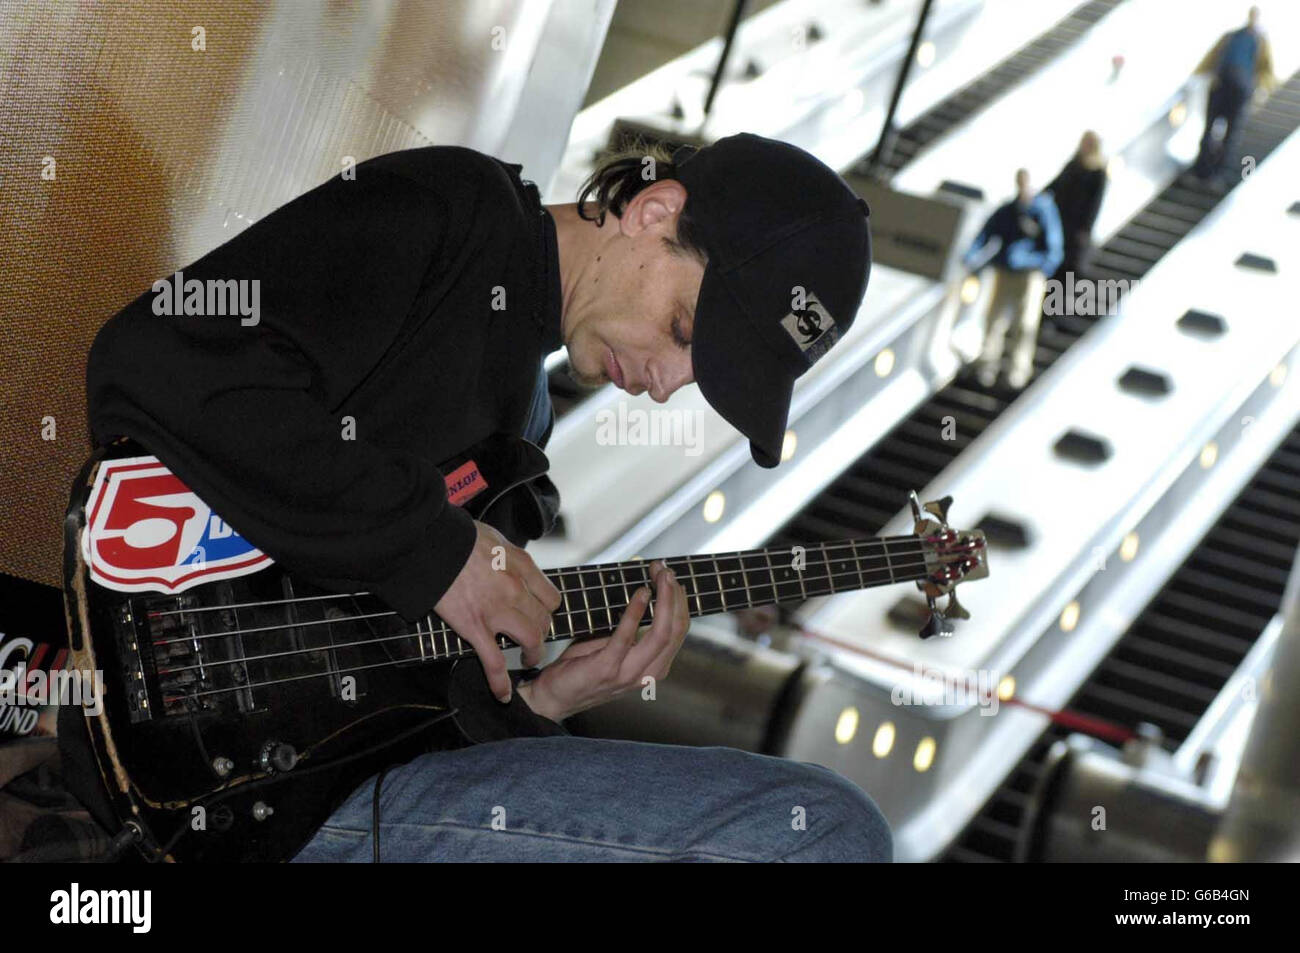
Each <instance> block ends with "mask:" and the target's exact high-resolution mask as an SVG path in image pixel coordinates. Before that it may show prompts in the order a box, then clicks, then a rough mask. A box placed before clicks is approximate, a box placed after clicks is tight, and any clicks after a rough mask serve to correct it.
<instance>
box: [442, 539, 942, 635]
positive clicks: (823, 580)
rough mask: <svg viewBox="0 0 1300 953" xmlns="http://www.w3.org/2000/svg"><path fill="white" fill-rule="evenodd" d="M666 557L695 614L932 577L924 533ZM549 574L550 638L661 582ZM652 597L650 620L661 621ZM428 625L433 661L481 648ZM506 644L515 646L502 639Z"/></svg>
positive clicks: (595, 630)
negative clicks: (553, 593)
mask: <svg viewBox="0 0 1300 953" xmlns="http://www.w3.org/2000/svg"><path fill="white" fill-rule="evenodd" d="M664 562H665V563H666V564H667V565H668V567H669V568H670V569H671V570H672V571H673V573H674V574H675V575H676V576H677V581H678V582H680V583H681V584H682V588H683V590H684V591H685V593H686V604H687V607H688V609H689V611H690V614H691V616H692V617H698V616H706V615H715V614H717V613H720V612H734V611H736V610H739V609H748V608H752V607H754V606H767V605H774V604H776V603H797V602H802V601H804V600H807V599H811V598H813V597H814V596H827V595H832V594H833V593H837V592H849V591H851V590H854V589H869V588H872V587H874V586H888V585H892V584H893V583H898V582H908V581H910V580H914V579H921V578H923V577H924V576H925V575H926V574H927V568H926V559H925V546H924V544H923V542H922V540H921V539H920V538H919V537H917V536H888V537H878V538H875V539H857V540H842V541H838V542H830V543H820V544H815V545H811V546H805V547H789V546H783V547H772V548H768V549H752V550H747V551H745V552H736V553H719V554H712V555H704V556H677V557H672V558H668V559H665V560H664ZM545 575H546V577H547V578H548V579H550V580H551V582H552V583H553V584H554V585H555V588H557V589H558V590H559V591H560V595H561V597H562V599H563V601H562V603H561V605H560V608H559V610H558V611H557V612H556V613H555V614H554V616H553V617H552V624H551V630H550V632H549V633H548V634H547V636H546V641H548V642H549V641H553V640H557V639H573V638H584V637H588V636H595V635H605V634H608V633H610V632H612V631H614V629H615V628H616V627H617V626H618V621H619V619H621V618H622V616H623V611H624V610H625V609H626V608H627V606H628V603H630V602H631V601H632V596H633V595H634V594H635V593H636V590H637V589H638V588H639V587H640V586H649V587H650V590H651V593H652V595H653V594H654V592H655V585H654V582H653V580H652V579H651V577H650V560H645V559H635V560H629V561H626V562H618V563H604V564H600V565H591V566H573V567H569V568H566V569H548V570H545ZM654 611H655V604H654V601H653V599H652V601H651V603H650V607H649V609H648V610H647V611H646V617H645V619H644V621H645V622H649V621H652V620H653V619H654ZM426 624H427V625H428V629H427V630H425V629H424V627H421V632H420V635H421V636H422V639H425V638H427V639H428V643H427V646H428V647H427V648H426V649H425V651H426V653H427V655H426V657H430V658H448V657H456V656H460V655H469V654H471V653H473V651H474V650H473V648H472V647H471V646H470V645H469V644H468V643H466V642H462V641H461V640H460V638H459V637H457V636H456V634H455V633H454V632H452V631H451V630H450V629H449V628H448V627H447V626H446V624H445V623H443V622H442V621H441V620H440V619H438V618H436V617H434V616H430V617H429V618H428V619H427V620H426ZM497 641H498V643H499V644H500V645H501V647H502V648H503V649H504V648H509V647H510V646H511V645H513V644H514V643H513V642H511V641H510V640H509V639H507V638H506V637H505V636H499V637H498V640H497Z"/></svg>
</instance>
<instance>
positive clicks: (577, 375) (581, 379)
mask: <svg viewBox="0 0 1300 953" xmlns="http://www.w3.org/2000/svg"><path fill="white" fill-rule="evenodd" d="M569 376H570V377H571V378H573V379H574V381H576V382H577V383H578V384H579V385H581V386H582V387H588V388H596V387H601V386H603V385H605V384H606V383H608V382H609V378H608V377H606V376H605V373H604V371H603V370H602V371H601V372H600V373H598V374H588V373H587V372H586V371H584V370H583V369H582V367H581V365H579V364H578V362H577V361H575V360H574V358H573V354H572V353H570V354H569Z"/></svg>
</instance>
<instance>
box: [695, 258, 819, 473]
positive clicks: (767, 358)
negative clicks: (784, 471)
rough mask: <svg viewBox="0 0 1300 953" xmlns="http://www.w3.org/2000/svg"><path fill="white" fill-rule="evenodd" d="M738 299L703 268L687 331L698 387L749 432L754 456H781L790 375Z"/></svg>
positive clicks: (766, 461) (770, 461) (770, 460)
mask: <svg viewBox="0 0 1300 953" xmlns="http://www.w3.org/2000/svg"><path fill="white" fill-rule="evenodd" d="M749 325H750V320H749V319H748V318H747V317H746V316H745V313H744V311H743V309H742V308H741V306H740V304H739V303H738V302H737V301H736V300H735V298H733V297H732V296H731V293H730V292H729V291H728V290H727V288H726V285H725V284H724V283H723V282H722V281H721V280H720V279H719V277H718V276H717V274H716V272H715V271H714V270H713V268H712V267H706V268H705V270H704V281H703V282H702V283H701V285H700V297H699V300H698V301H697V302H696V306H695V326H694V328H693V330H692V334H691V363H692V365H693V368H694V372H695V380H696V382H697V383H698V384H699V385H700V393H702V394H703V395H704V399H705V400H707V401H708V402H709V406H711V407H712V408H713V409H714V410H716V411H717V412H718V413H719V414H721V415H722V417H723V419H724V420H726V421H727V423H729V424H731V425H732V426H733V427H735V428H736V429H737V430H739V431H740V432H741V433H742V434H744V435H745V436H746V437H748V438H749V441H750V453H751V454H752V455H753V457H754V462H755V463H757V464H758V465H759V466H762V467H769V468H770V467H775V466H776V465H777V464H779V463H780V462H781V445H782V443H783V442H784V441H785V428H786V422H787V420H788V419H789V415H790V397H791V395H792V394H793V393H794V376H793V375H792V374H791V373H790V371H789V369H788V368H786V367H783V366H782V362H781V360H780V359H779V358H778V357H777V355H776V354H775V353H774V352H773V351H772V349H771V348H770V347H769V346H768V345H767V344H766V343H764V341H763V340H762V339H761V338H760V337H759V335H758V334H756V333H755V332H754V331H753V330H752V329H751V328H750V326H749Z"/></svg>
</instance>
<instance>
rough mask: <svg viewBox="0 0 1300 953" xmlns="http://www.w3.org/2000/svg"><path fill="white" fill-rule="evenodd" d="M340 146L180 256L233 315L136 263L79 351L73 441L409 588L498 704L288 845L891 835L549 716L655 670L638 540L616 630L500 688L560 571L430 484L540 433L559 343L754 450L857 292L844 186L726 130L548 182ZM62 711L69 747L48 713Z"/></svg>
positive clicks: (428, 852) (762, 855)
mask: <svg viewBox="0 0 1300 953" xmlns="http://www.w3.org/2000/svg"><path fill="white" fill-rule="evenodd" d="M354 171H355V175H349V176H339V177H336V178H333V179H330V180H329V181H327V182H325V183H324V184H322V185H320V186H319V187H317V188H315V189H312V190H311V191H309V192H307V193H305V194H304V195H302V196H300V197H299V198H297V199H295V200H293V201H291V202H289V203H288V204H287V205H285V206H283V207H281V208H280V209H278V210H277V211H275V212H274V213H272V214H270V215H268V216H267V217H265V218H264V219H262V220H260V221H258V222H256V223H254V224H253V225H252V226H250V227H249V228H247V229H246V230H245V231H244V232H242V233H241V234H239V235H238V236H236V237H235V238H233V239H231V240H230V241H228V242H227V243H225V244H224V245H221V246H220V247H218V248H216V249H214V250H213V251H212V252H210V253H209V254H207V255H205V256H204V257H202V258H201V259H199V260H198V261H196V262H194V263H193V264H191V265H190V266H188V267H187V268H185V269H184V270H183V279H182V277H181V275H177V276H176V284H177V289H176V293H177V296H178V297H179V296H180V295H181V292H182V289H183V288H188V287H190V283H191V281H192V280H198V281H199V282H200V283H202V284H204V285H206V284H209V283H211V282H230V281H245V280H247V281H249V282H250V283H254V282H255V283H256V284H255V287H257V288H258V293H257V295H256V296H255V297H254V298H253V300H254V301H255V302H256V307H255V309H254V310H253V311H252V312H251V313H246V314H243V315H238V314H236V315H233V316H225V315H213V314H203V313H202V312H201V310H200V312H199V313H194V312H193V311H192V310H190V309H189V307H188V305H187V307H186V309H185V311H184V313H180V312H178V313H175V314H170V313H168V314H164V313H160V312H161V311H162V310H164V309H160V308H159V307H158V297H159V294H160V293H161V292H160V290H159V287H158V285H155V289H154V291H151V292H148V293H146V294H143V295H141V297H140V298H138V299H137V300H136V301H134V302H133V303H132V304H130V305H129V306H127V307H126V308H125V309H124V310H123V311H121V312H120V313H119V314H117V315H116V316H115V317H113V318H112V319H111V320H109V321H108V322H107V324H106V325H105V326H104V327H103V329H102V330H101V331H100V332H99V335H98V337H97V338H96V340H95V343H94V346H93V347H92V350H91V353H90V356H89V362H88V369H87V388H88V400H89V410H90V420H91V426H92V430H93V434H94V437H95V439H96V441H97V442H99V443H101V444H104V443H107V442H109V441H112V440H114V439H116V438H119V437H127V438H130V439H132V440H135V441H138V442H139V443H140V444H142V445H143V446H145V447H147V448H149V450H150V452H152V453H156V454H157V456H158V457H159V459H161V460H162V462H163V463H164V464H166V466H167V467H168V468H169V469H171V470H172V471H173V472H174V473H175V474H176V475H177V476H178V477H180V479H182V480H183V481H184V482H185V484H186V485H187V486H189V487H191V488H192V489H193V490H194V491H195V492H196V493H198V494H199V495H200V496H201V497H202V499H203V500H205V501H206V502H207V503H209V504H210V505H211V506H212V508H213V510H214V511H215V512H216V513H219V514H220V515H221V517H222V519H224V520H226V521H227V522H228V523H229V525H230V526H233V527H235V528H236V529H237V531H238V532H239V534H241V535H242V536H243V537H245V538H246V539H247V540H249V541H250V542H251V543H252V544H253V545H255V546H257V547H258V548H259V549H260V550H261V551H262V552H264V553H266V554H267V555H269V556H270V557H271V558H273V559H274V560H275V561H276V562H278V563H280V564H282V565H283V566H285V567H288V568H289V569H291V570H292V571H293V572H295V573H300V574H302V576H303V577H304V578H306V579H310V580H312V581H313V582H317V583H319V584H320V585H323V586H327V587H339V588H341V587H358V588H364V589H366V590H367V591H369V592H370V593H372V594H374V595H376V596H378V597H379V598H380V599H381V600H382V601H383V602H385V603H386V604H387V605H388V606H390V607H391V608H392V609H394V610H396V611H397V612H398V613H399V614H400V615H401V616H403V617H404V618H406V619H408V620H409V619H419V618H421V617H423V616H426V615H427V614H428V613H430V612H434V613H436V614H437V615H438V616H439V617H440V618H441V619H442V620H444V621H445V622H446V623H447V624H448V625H449V626H450V627H451V628H452V629H454V631H455V632H456V633H457V634H459V635H460V636H461V637H462V638H463V639H464V640H466V641H467V642H469V643H471V644H472V645H473V646H474V649H475V650H476V652H477V656H478V660H479V662H481V664H482V671H483V673H484V676H485V678H486V684H487V686H489V688H490V692H491V695H493V696H495V698H496V700H495V701H493V700H491V698H489V699H488V704H489V705H500V706H505V707H506V708H510V709H514V716H513V717H514V720H513V722H512V723H513V724H516V725H520V726H522V727H521V728H520V730H519V731H518V734H519V735H520V736H519V737H512V738H508V739H504V740H498V741H491V742H489V743H483V744H476V745H472V746H469V747H464V748H460V749H457V750H452V751H436V752H431V753H427V754H424V755H422V756H420V757H417V758H415V759H414V760H412V761H409V762H408V763H406V764H403V765H400V766H395V767H392V768H390V769H388V770H387V771H386V772H384V773H383V774H382V775H381V776H379V777H376V778H374V779H372V780H371V781H370V782H367V783H364V784H362V785H361V786H360V787H358V788H357V789H356V791H355V792H354V794H353V795H352V796H351V797H349V798H348V799H347V800H346V801H344V802H343V803H342V804H340V805H339V806H338V807H337V809H336V810H335V811H334V813H333V815H332V816H331V817H330V819H329V820H328V822H327V823H326V824H325V825H324V826H322V827H321V828H320V829H319V831H317V833H316V834H315V836H314V837H313V838H312V839H311V841H310V842H309V843H308V844H307V845H306V846H305V847H304V848H302V850H301V851H299V852H298V853H297V855H296V857H295V858H294V859H296V860H303V861H328V860H370V859H371V858H372V857H373V856H374V855H375V853H376V851H375V847H376V844H375V837H376V835H378V837H379V840H380V842H381V843H382V845H383V854H382V859H384V860H420V861H439V860H450V861H455V860H468V859H474V860H592V861H603V860H699V859H705V860H743V861H778V860H782V861H818V860H876V861H885V860H889V859H890V858H891V856H892V842H891V838H890V833H889V829H888V826H887V824H886V823H885V820H884V818H883V817H882V815H881V814H880V812H879V810H878V809H877V808H876V806H875V804H874V803H873V802H872V801H871V799H870V798H869V797H868V796H867V795H866V794H865V793H864V792H862V791H861V790H860V789H858V788H857V787H856V786H854V785H853V784H851V783H849V782H848V781H847V780H845V779H844V778H842V777H840V776H839V775H837V774H835V773H834V772H831V771H829V770H827V769H825V768H821V767H818V766H814V765H808V764H800V763H796V762H791V761H787V760H784V759H779V758H772V757H766V756H762V755H757V754H752V753H749V752H742V751H734V750H729V749H721V748H707V749H701V748H689V747H677V746H665V745H650V744H641V743H636V742H626V741H610V740H599V739H589V738H579V737H574V736H571V735H569V734H568V732H566V731H565V729H564V728H563V727H562V725H561V722H562V721H563V720H564V719H565V718H566V717H568V716H570V715H572V714H574V713H576V712H578V711H582V710H583V709H586V708H590V707H592V706H595V705H599V704H601V703H603V702H605V701H607V700H609V699H610V698H612V697H614V696H615V695H617V694H619V693H621V692H624V691H627V690H629V689H636V688H639V687H640V685H641V684H642V679H643V678H644V677H646V676H651V677H653V678H656V679H658V678H663V677H665V676H666V675H667V674H668V671H669V668H670V666H671V664H672V661H673V658H674V656H675V655H676V654H677V651H678V650H679V648H680V647H681V645H682V642H683V639H684V638H685V634H686V630H687V622H688V617H687V606H686V601H685V595H684V592H683V589H682V586H681V584H680V583H679V582H678V581H677V580H676V579H674V578H673V575H672V572H671V571H670V570H669V569H668V568H667V567H666V566H665V565H663V564H662V563H655V564H653V566H652V575H653V589H654V591H653V592H650V591H649V589H648V588H646V589H642V590H640V591H638V592H637V593H636V594H635V596H634V597H633V598H632V600H631V603H630V605H629V606H628V607H627V609H626V612H625V613H624V615H623V616H622V619H621V621H620V622H619V623H618V627H617V629H616V630H615V631H614V632H613V634H612V635H610V636H608V637H605V638H598V639H593V640H590V641H585V642H575V643H573V644H572V645H571V646H570V647H569V648H568V649H567V650H566V651H565V652H564V653H563V655H561V656H560V657H559V658H558V659H557V660H555V661H554V662H553V663H551V664H549V665H547V666H545V667H544V668H542V669H541V671H540V673H536V672H533V673H531V674H533V675H534V676H535V677H532V678H530V679H529V680H526V681H525V680H519V681H518V682H517V683H516V680H517V678H518V676H515V677H512V676H511V674H510V673H509V672H508V671H507V667H506V662H505V659H504V656H503V654H502V651H501V649H500V648H499V647H498V644H497V642H496V635H497V634H498V633H500V634H504V635H506V636H508V637H509V638H510V639H512V640H513V641H514V642H516V643H518V645H519V646H521V647H522V653H523V660H524V663H525V664H526V665H529V666H536V665H537V664H538V663H539V662H540V659H541V657H542V656H541V652H542V638H543V636H544V635H545V633H546V631H547V629H548V627H549V625H550V624H551V615H552V613H553V612H554V611H555V610H556V609H557V608H558V607H559V605H560V601H561V600H560V595H559V593H558V592H557V590H556V588H555V587H554V586H553V585H552V584H551V582H550V581H549V580H548V579H547V578H546V577H545V576H544V575H543V574H542V572H541V571H540V570H539V569H538V568H537V566H536V565H535V564H534V563H533V561H532V559H531V558H530V557H529V556H528V555H527V554H526V553H525V552H524V551H523V549H521V548H519V546H517V545H515V542H519V543H523V542H524V541H525V539H526V538H527V535H528V534H516V536H515V541H511V539H508V538H507V537H506V536H503V534H502V533H501V532H498V531H497V530H496V529H493V528H491V527H489V526H486V525H484V524H483V523H479V522H476V521H475V520H474V519H472V518H471V517H470V516H469V515H468V514H467V513H466V512H464V511H463V510H461V509H460V508H459V507H457V506H455V505H453V503H452V501H450V500H449V498H448V491H447V488H446V480H445V478H446V476H447V474H444V473H443V472H441V471H440V470H439V468H438V465H437V461H442V460H446V459H449V458H451V457H453V456H454V454H455V453H456V451H458V450H460V449H462V448H464V447H468V446H472V445H473V444H475V443H476V442H477V441H480V440H482V439H484V438H485V437H486V436H488V435H491V434H494V433H506V434H513V435H517V436H522V437H525V438H527V439H530V440H532V441H533V442H535V443H537V444H539V445H545V442H546V439H547V438H548V436H549V434H550V430H551V426H552V409H551V405H550V399H549V396H548V393H547V388H546V375H545V373H544V371H543V359H544V358H545V356H546V355H547V354H548V353H549V352H551V351H553V350H555V349H557V348H559V347H560V346H561V345H564V346H567V349H568V356H569V361H570V364H571V367H572V369H573V373H574V374H575V376H577V377H578V378H579V379H581V380H583V381H584V382H586V383H591V384H599V383H604V382H606V381H612V382H613V384H614V385H615V386H617V387H619V388H621V389H622V390H624V391H626V392H628V393H629V394H633V395H636V394H641V393H645V392H648V393H649V394H650V395H651V397H652V398H653V399H654V400H656V401H659V402H662V401H665V400H667V399H668V397H669V396H670V395H671V394H672V393H673V392H674V391H676V390H677V389H678V388H679V387H682V386H684V385H686V384H689V383H692V382H696V383H698V384H699V386H700V388H701V390H702V392H703V395H704V397H705V398H706V399H707V400H708V401H709V403H710V404H711V405H712V406H713V407H714V408H715V409H716V410H717V411H718V412H719V414H721V416H722V417H723V418H724V419H726V420H727V421H728V422H729V423H730V424H732V425H733V426H734V427H736V428H737V430H739V431H740V432H741V433H742V434H743V435H744V436H745V437H747V438H748V440H749V441H750V446H751V450H752V454H753V457H754V459H755V461H756V462H757V463H758V464H759V465H761V466H764V467H774V466H776V465H777V463H778V462H779V459H780V451H781V444H782V439H783V436H784V433H785V428H786V424H787V417H788V412H789V405H790V398H791V393H792V388H793V386H794V382H795V379H796V378H797V377H798V376H799V375H800V374H802V373H803V372H804V371H806V370H807V369H808V368H809V367H811V366H812V364H813V363H814V362H815V361H817V360H818V359H819V358H820V357H822V356H823V355H824V354H825V353H826V351H827V350H828V349H829V348H830V347H831V346H832V345H833V344H834V343H835V341H836V340H837V339H838V338H839V337H840V336H842V335H843V334H844V333H845V332H846V331H847V330H848V329H849V327H850V325H851V324H852V322H853V319H854V316H855V314H856V312H857V310H858V307H859V305H860V303H861V300H862V297H863V295H864V294H865V290H866V285H867V279H868V275H869V272H870V263H871V248H870V237H869V227H868V216H869V210H868V208H867V206H866V204H865V203H864V202H862V200H860V199H859V198H857V197H856V196H855V195H854V194H853V193H852V192H851V191H850V190H849V188H848V187H847V185H845V183H844V182H843V180H841V179H840V178H839V176H837V175H836V174H835V173H834V172H833V171H832V170H830V169H829V168H827V167H826V166H825V165H823V164H822V163H821V162H819V161H818V160H816V159H815V158H813V157H812V156H810V155H809V154H807V153H806V152H803V151H802V150H800V149H797V148H795V147H793V146H790V145H787V144H784V143H780V142H776V141H773V140H769V139H764V138H762V137H758V136H752V135H748V134H741V135H737V136H731V137H729V138H726V139H723V140H720V141H718V142H717V143H714V144H713V145H710V146H708V147H705V148H703V149H700V150H695V149H693V148H691V147H683V148H681V149H679V150H677V151H676V152H674V153H671V154H670V153H668V152H666V151H663V150H660V149H658V148H652V149H647V150H641V151H637V152H635V153H629V154H623V155H616V156H613V157H611V158H609V159H606V160H605V161H603V162H602V163H601V164H600V166H599V167H598V168H597V169H596V171H595V172H594V173H593V175H592V176H591V178H590V179H589V180H588V182H587V183H585V187H584V189H583V190H582V192H581V193H580V195H579V196H578V201H577V203H575V204H569V205H555V206H543V205H542V204H541V201H540V197H539V195H538V191H537V189H536V187H535V186H534V185H533V184H532V183H530V182H527V181H526V180H523V179H521V178H520V175H519V173H520V171H521V168H520V167H519V166H517V165H513V164H508V163H504V162H502V161H500V160H498V159H495V158H492V157H490V156H486V155H483V154H481V153H478V152H475V151H472V150H469V149H464V148H459V147H446V146H444V147H429V148H424V149H413V150H408V151H403V152H396V153H391V154H388V155H383V156H379V157H376V158H374V159H371V160H369V161H366V162H363V163H361V164H360V165H358V166H357V167H356V168H355V170H354ZM160 284H165V282H162V283H160ZM200 304H201V302H200ZM613 452H617V451H613ZM533 535H535V533H534V534H533ZM494 553H495V554H496V555H497V556H499V555H501V554H504V556H505V559H504V565H502V562H501V560H500V559H494ZM652 599H653V600H654V606H655V611H654V614H653V623H652V624H650V625H649V627H648V629H646V630H645V631H643V632H642V633H641V634H640V637H639V638H638V631H639V629H640V627H641V622H642V620H643V616H644V615H645V613H646V610H647V606H648V604H649V603H650V602H651V600H652ZM60 735H61V738H63V737H64V736H65V735H66V736H67V737H66V740H64V741H63V742H62V743H63V744H64V746H65V760H72V761H73V762H75V761H76V759H77V757H78V738H77V737H76V732H75V730H71V729H65V726H64V725H63V724H62V723H61V724H60ZM74 774H75V772H74ZM85 777H89V774H88V773H86V774H85ZM86 786H89V782H86ZM86 798H92V799H93V793H92V792H88V791H87V792H83V799H86ZM742 804H743V805H744V806H745V807H744V809H743V810H740V809H737V806H738V805H742ZM496 806H505V808H506V810H507V812H508V816H509V822H508V823H507V824H506V825H505V827H504V829H499V828H500V825H494V824H493V817H494V813H493V812H494V808H495V807H496ZM795 806H802V807H803V808H804V809H805V810H806V817H807V825H806V829H795V826H794V825H792V824H791V823H790V818H791V810H792V808H794V807H795Z"/></svg>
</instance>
